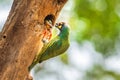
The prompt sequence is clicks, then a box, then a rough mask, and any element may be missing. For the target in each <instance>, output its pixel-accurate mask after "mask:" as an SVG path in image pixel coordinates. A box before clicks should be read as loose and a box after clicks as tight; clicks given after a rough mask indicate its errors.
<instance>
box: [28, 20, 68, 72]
mask: <svg viewBox="0 0 120 80" xmlns="http://www.w3.org/2000/svg"><path fill="white" fill-rule="evenodd" d="M55 27H56V28H57V29H59V34H58V35H56V37H54V38H53V39H51V40H50V41H49V42H48V43H46V44H45V45H44V46H43V47H42V50H41V52H39V53H38V54H37V55H36V57H35V58H34V59H33V62H32V64H31V65H30V66H29V71H30V70H31V69H32V68H33V67H34V66H35V65H36V64H37V63H41V62H43V61H45V60H48V59H50V58H53V57H56V56H58V55H60V54H63V53H64V52H65V51H66V50H67V49H68V48H69V46H70V42H69V32H70V29H69V27H68V25H66V23H65V22H60V23H56V25H55Z"/></svg>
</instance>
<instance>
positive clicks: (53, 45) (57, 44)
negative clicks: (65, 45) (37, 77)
mask: <svg viewBox="0 0 120 80" xmlns="http://www.w3.org/2000/svg"><path fill="white" fill-rule="evenodd" d="M61 46H62V41H61V39H60V38H59V37H57V38H56V39H53V41H50V42H49V43H48V45H47V49H46V50H44V52H43V53H42V55H41V56H40V59H39V60H40V62H42V61H44V60H47V59H49V58H52V57H55V56H57V55H58V51H59V49H60V48H61Z"/></svg>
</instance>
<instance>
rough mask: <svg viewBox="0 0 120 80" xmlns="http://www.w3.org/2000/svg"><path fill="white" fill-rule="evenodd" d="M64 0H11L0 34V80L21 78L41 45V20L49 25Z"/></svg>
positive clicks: (57, 13) (42, 24)
mask: <svg viewBox="0 0 120 80" xmlns="http://www.w3.org/2000/svg"><path fill="white" fill-rule="evenodd" d="M66 2H67V0H14V2H13V5H12V7H11V11H10V13H9V16H8V18H7V21H6V23H5V25H4V27H3V29H2V31H1V33H0V80H25V77H26V76H27V75H28V74H29V72H28V67H29V65H30V64H31V63H32V60H33V58H34V57H35V54H36V53H37V52H39V51H40V50H41V48H42V46H43V43H42V36H43V34H42V33H43V31H44V30H45V24H44V20H45V18H49V19H51V20H52V22H53V25H54V23H55V20H56V18H57V17H58V15H59V12H60V10H61V9H62V7H63V6H64V4H65V3H66Z"/></svg>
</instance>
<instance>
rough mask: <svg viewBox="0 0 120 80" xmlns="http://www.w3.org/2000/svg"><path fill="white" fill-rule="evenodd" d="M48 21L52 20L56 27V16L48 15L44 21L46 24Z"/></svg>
mask: <svg viewBox="0 0 120 80" xmlns="http://www.w3.org/2000/svg"><path fill="white" fill-rule="evenodd" d="M46 20H51V21H52V25H54V22H55V16H54V15H52V14H49V15H47V16H46V17H45V19H44V23H45V21H46Z"/></svg>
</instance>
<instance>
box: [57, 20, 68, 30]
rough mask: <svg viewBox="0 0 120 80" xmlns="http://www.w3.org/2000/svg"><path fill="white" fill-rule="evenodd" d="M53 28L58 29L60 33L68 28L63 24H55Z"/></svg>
mask: <svg viewBox="0 0 120 80" xmlns="http://www.w3.org/2000/svg"><path fill="white" fill-rule="evenodd" d="M55 27H56V28H58V29H59V30H60V31H62V30H63V28H68V26H67V25H66V24H65V22H60V23H56V24H55Z"/></svg>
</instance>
